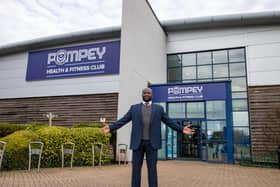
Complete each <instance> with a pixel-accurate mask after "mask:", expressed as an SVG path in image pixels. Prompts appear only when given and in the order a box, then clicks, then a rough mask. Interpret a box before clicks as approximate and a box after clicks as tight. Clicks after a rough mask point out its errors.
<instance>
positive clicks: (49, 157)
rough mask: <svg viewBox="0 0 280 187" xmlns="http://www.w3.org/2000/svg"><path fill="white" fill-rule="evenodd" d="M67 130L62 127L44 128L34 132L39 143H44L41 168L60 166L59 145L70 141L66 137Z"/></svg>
mask: <svg viewBox="0 0 280 187" xmlns="http://www.w3.org/2000/svg"><path fill="white" fill-rule="evenodd" d="M67 131H68V129H67V128H63V127H55V126H53V127H45V128H40V129H38V130H36V131H35V133H36V134H37V135H38V137H39V139H40V141H42V142H43V143H44V149H43V153H42V160H41V166H42V167H58V166H61V144H62V143H63V142H68V141H71V139H69V137H67Z"/></svg>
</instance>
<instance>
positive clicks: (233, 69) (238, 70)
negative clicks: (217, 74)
mask: <svg viewBox="0 0 280 187" xmlns="http://www.w3.org/2000/svg"><path fill="white" fill-rule="evenodd" d="M229 69H230V76H231V77H233V76H239V77H240V76H245V75H246V68H245V63H234V64H229Z"/></svg>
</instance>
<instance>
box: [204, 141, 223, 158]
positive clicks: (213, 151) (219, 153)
mask: <svg viewBox="0 0 280 187" xmlns="http://www.w3.org/2000/svg"><path fill="white" fill-rule="evenodd" d="M208 160H210V161H227V147H226V144H224V143H217V142H211V143H208Z"/></svg>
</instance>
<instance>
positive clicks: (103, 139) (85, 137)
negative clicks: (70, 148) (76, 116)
mask: <svg viewBox="0 0 280 187" xmlns="http://www.w3.org/2000/svg"><path fill="white" fill-rule="evenodd" d="M68 135H69V137H71V139H72V142H73V143H75V145H76V146H75V155H74V164H75V165H79V166H82V165H91V164H92V143H97V142H99V143H102V144H104V145H105V146H104V147H103V153H104V154H103V158H102V160H103V161H104V162H106V163H108V162H110V161H111V160H110V158H109V157H106V156H105V155H108V145H109V142H110V135H103V134H101V133H100V131H99V128H91V127H87V128H73V129H69V131H68ZM98 159H99V157H98V156H97V153H96V156H95V163H98Z"/></svg>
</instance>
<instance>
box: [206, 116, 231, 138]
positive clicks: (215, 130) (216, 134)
mask: <svg viewBox="0 0 280 187" xmlns="http://www.w3.org/2000/svg"><path fill="white" fill-rule="evenodd" d="M225 131H226V122H225V121H207V138H208V140H224V139H226V138H225V134H226V132H225Z"/></svg>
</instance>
